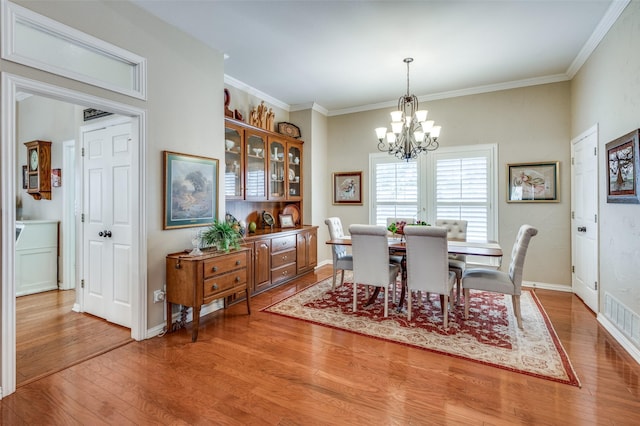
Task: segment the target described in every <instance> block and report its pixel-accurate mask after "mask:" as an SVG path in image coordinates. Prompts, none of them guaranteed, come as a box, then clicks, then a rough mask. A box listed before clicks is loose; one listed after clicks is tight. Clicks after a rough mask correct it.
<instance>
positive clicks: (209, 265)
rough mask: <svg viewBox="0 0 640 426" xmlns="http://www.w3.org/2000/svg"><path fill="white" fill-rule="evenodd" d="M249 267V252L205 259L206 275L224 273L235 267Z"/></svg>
mask: <svg viewBox="0 0 640 426" xmlns="http://www.w3.org/2000/svg"><path fill="white" fill-rule="evenodd" d="M246 267H247V252H245V251H243V252H239V253H231V254H226V255H223V256H218V257H213V258H211V259H207V260H205V261H204V277H205V278H210V277H212V276H214V275H218V274H224V273H227V272H230V271H233V270H234V269H239V268H246Z"/></svg>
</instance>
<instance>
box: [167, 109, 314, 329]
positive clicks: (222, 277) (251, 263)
mask: <svg viewBox="0 0 640 426" xmlns="http://www.w3.org/2000/svg"><path fill="white" fill-rule="evenodd" d="M302 146H303V141H301V140H298V139H294V138H291V137H289V136H286V135H282V134H280V133H275V132H271V131H267V130H264V129H261V128H258V127H255V126H251V125H249V124H246V123H244V122H242V121H238V120H235V119H233V118H225V159H224V173H223V178H222V182H221V184H220V188H222V190H223V191H224V193H225V198H226V213H228V214H231V215H233V216H234V217H235V218H236V219H237V220H238V221H241V220H244V221H245V222H246V223H247V231H246V233H245V235H244V241H243V243H242V247H243V250H242V251H243V253H242V254H240V253H238V254H237V255H234V254H233V253H234V252H233V251H232V252H231V255H227V256H225V255H222V254H220V253H215V252H206V251H205V254H204V255H203V256H195V257H193V258H192V259H189V258H188V256H185V254H184V253H174V254H170V255H168V256H167V293H166V303H167V307H168V312H167V316H168V318H167V329H168V331H172V328H173V327H172V322H171V321H172V312H171V311H172V309H171V307H172V304H180V305H183V306H191V307H193V308H194V324H193V326H194V327H195V328H197V327H198V322H199V321H198V320H197V319H198V318H199V311H200V305H202V304H204V303H209V302H211V301H213V300H215V299H218V298H224V302H225V306H227V304H229V303H235V302H239V301H240V300H246V299H247V298H248V297H250V296H251V295H255V294H257V293H260V292H262V291H265V290H267V289H269V288H272V287H275V286H278V285H281V284H284V283H286V282H288V281H291V280H292V279H294V278H296V277H299V276H301V275H303V274H306V273H308V272H311V271H313V269H314V267H315V266H316V265H317V263H318V245H317V235H318V227H317V226H311V225H304V224H303V223H302V211H303V210H302V207H303V206H302V203H303V194H302V188H303V151H302ZM263 212H268V213H269V214H270V215H271V217H272V218H273V223H271V224H270V223H266V222H265V221H264V220H263ZM281 214H290V215H291V216H292V219H293V226H287V227H282V225H281V223H280V215H281ZM251 222H255V223H256V225H257V228H256V230H255V232H249V229H248V228H249V226H248V225H249V224H250V223H251ZM267 222H271V221H270V220H269V221H267ZM245 255H246V259H247V260H246V264H245V263H244V261H243V260H242V259H244V258H245ZM233 256H238V259H235V258H233V259H231V258H232V257H233ZM241 258H242V259H241ZM229 259H231V260H229ZM234 262H235V263H234ZM227 264H229V265H232V266H231V267H229V268H226V269H225V265H227ZM187 266H188V267H187ZM227 266H228V265H227ZM221 271H222V272H221ZM185 295H186V296H185ZM246 301H247V309H248V310H249V309H250V307H249V303H248V302H249V301H248V300H246ZM183 312H184V311H183ZM196 339H197V330H194V331H193V334H192V340H193V341H195V340H196Z"/></svg>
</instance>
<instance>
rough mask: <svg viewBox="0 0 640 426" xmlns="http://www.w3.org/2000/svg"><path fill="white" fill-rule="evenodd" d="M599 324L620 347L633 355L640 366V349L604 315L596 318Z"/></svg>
mask: <svg viewBox="0 0 640 426" xmlns="http://www.w3.org/2000/svg"><path fill="white" fill-rule="evenodd" d="M596 318H597V320H598V322H599V323H600V324H601V325H602V327H604V329H605V330H607V331H608V332H609V334H611V336H612V337H613V338H614V339H615V341H616V342H618V343H620V346H622V347H623V348H624V350H625V351H627V352H628V353H629V355H631V357H632V358H633V359H634V360H635V361H636V362H637V363H638V364H640V349H638V348H637V347H636V346H635V345H634V344H633V343H632V342H631V340H629V339H628V338H627V336H626V335H624V334H623V333H622V332H620V330H618V328H617V327H616V326H615V325H614V324H613V323H612V322H611V321H609V319H608V318H607V317H605V316H604V315H603V314H598V315H597V316H596Z"/></svg>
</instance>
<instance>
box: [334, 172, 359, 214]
mask: <svg viewBox="0 0 640 426" xmlns="http://www.w3.org/2000/svg"><path fill="white" fill-rule="evenodd" d="M333 204H347V205H349V204H350V205H358V206H361V205H362V172H340V173H334V174H333Z"/></svg>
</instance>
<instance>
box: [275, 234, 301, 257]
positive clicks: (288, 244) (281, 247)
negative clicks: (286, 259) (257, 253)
mask: <svg viewBox="0 0 640 426" xmlns="http://www.w3.org/2000/svg"><path fill="white" fill-rule="evenodd" d="M294 248H296V236H295V234H294V235H287V236H286V237H278V238H272V239H271V253H278V252H280V251H286V250H291V249H294Z"/></svg>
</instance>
